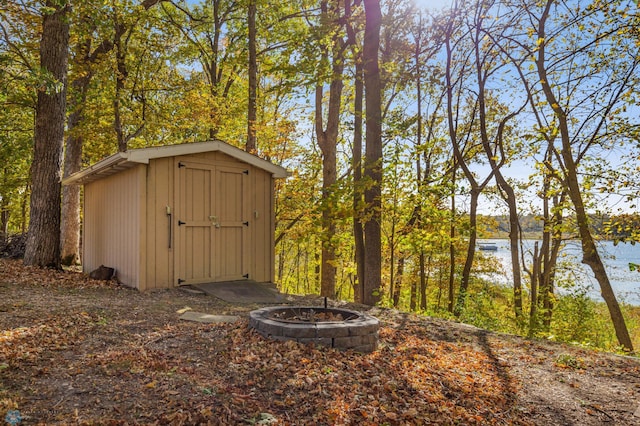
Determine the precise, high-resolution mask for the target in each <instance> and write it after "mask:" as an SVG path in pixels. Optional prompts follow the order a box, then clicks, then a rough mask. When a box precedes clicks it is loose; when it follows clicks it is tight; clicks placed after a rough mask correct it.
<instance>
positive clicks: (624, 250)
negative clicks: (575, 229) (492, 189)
mask: <svg viewBox="0 0 640 426" xmlns="http://www.w3.org/2000/svg"><path fill="white" fill-rule="evenodd" d="M482 243H494V244H495V245H496V247H497V250H496V251H484V250H482V251H480V250H478V252H479V253H482V254H483V255H486V256H495V257H496V258H497V259H498V260H499V261H500V264H501V265H502V267H503V269H504V271H503V273H501V274H497V275H494V278H495V279H497V280H498V281H500V282H502V283H504V284H510V283H511V282H512V280H511V278H512V275H513V274H512V271H511V255H510V252H509V241H508V240H502V239H500V240H498V239H496V240H481V241H479V244H482ZM523 245H524V247H525V250H528V251H530V252H533V245H534V241H533V240H525V241H524V243H523ZM598 250H599V253H600V257H601V258H602V260H603V261H604V264H605V268H606V269H607V273H608V275H609V280H610V281H611V285H612V287H613V289H614V291H615V293H616V297H617V298H618V301H619V302H622V301H625V302H627V303H629V304H632V305H638V306H640V272H638V271H630V270H629V263H630V262H631V263H636V264H640V244H636V245H631V244H625V243H620V244H618V245H613V243H612V242H611V241H601V242H599V243H598ZM561 256H562V260H563V261H565V262H568V264H569V267H568V268H567V270H566V274H568V275H570V276H571V277H572V279H573V281H574V282H576V283H579V284H580V285H581V286H583V287H585V288H587V291H588V294H589V296H591V297H592V298H593V299H594V300H598V301H603V299H602V296H600V287H599V286H598V282H597V281H596V279H595V278H594V277H593V273H592V272H591V269H590V268H589V267H588V266H586V265H583V264H582V263H581V262H580V260H581V259H582V248H581V246H580V242H579V241H567V242H566V246H565V247H564V249H563V250H562V252H561ZM526 258H527V259H529V261H530V259H531V255H530V254H529V256H527V257H526ZM523 273H524V271H523Z"/></svg>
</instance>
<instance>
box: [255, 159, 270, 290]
mask: <svg viewBox="0 0 640 426" xmlns="http://www.w3.org/2000/svg"><path fill="white" fill-rule="evenodd" d="M253 173H254V176H253V179H252V185H251V186H252V188H251V191H252V194H251V198H252V200H253V208H252V220H253V224H254V225H255V226H254V227H253V232H252V237H253V244H252V247H251V249H252V250H253V253H252V257H253V259H254V260H255V261H254V262H253V265H252V271H251V275H252V277H254V279H255V280H256V281H262V282H270V281H272V280H273V269H274V266H273V265H272V264H271V263H272V262H271V260H272V259H273V257H271V252H272V246H273V231H272V228H271V223H272V222H271V218H272V205H271V181H272V179H271V175H270V174H269V173H267V172H265V171H263V170H259V169H254V170H253Z"/></svg>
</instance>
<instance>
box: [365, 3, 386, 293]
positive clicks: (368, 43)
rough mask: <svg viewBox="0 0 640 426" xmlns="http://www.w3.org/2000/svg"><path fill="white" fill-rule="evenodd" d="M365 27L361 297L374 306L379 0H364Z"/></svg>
mask: <svg viewBox="0 0 640 426" xmlns="http://www.w3.org/2000/svg"><path fill="white" fill-rule="evenodd" d="M364 9H365V21H366V22H365V30H364V45H363V49H362V59H363V63H364V87H365V94H366V97H365V107H366V154H365V164H364V177H365V179H367V180H368V182H369V185H368V186H367V189H366V190H365V193H364V201H365V205H366V207H367V209H368V218H367V220H366V222H365V223H364V236H365V247H364V249H365V277H364V300H363V302H364V303H365V304H367V305H375V304H376V303H378V301H379V300H380V287H381V286H382V232H381V218H382V212H381V210H382V202H381V199H380V197H381V194H382V93H381V91H382V86H381V83H380V69H379V66H378V50H379V49H380V24H381V20H382V12H381V10H380V1H379V0H365V1H364Z"/></svg>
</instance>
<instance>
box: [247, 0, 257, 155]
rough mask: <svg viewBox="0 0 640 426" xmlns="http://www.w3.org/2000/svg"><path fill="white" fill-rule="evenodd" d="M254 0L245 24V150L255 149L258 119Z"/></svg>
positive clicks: (250, 3) (250, 4)
mask: <svg viewBox="0 0 640 426" xmlns="http://www.w3.org/2000/svg"><path fill="white" fill-rule="evenodd" d="M256 1H257V0H249V5H248V8H247V25H248V27H249V104H248V108H247V144H246V145H245V150H246V151H247V152H255V151H256V142H257V140H256V122H257V119H258V107H257V105H256V102H257V97H258V59H257V54H256V9H257V7H256Z"/></svg>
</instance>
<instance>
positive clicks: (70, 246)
mask: <svg viewBox="0 0 640 426" xmlns="http://www.w3.org/2000/svg"><path fill="white" fill-rule="evenodd" d="M92 76H93V74H92V72H91V71H86V72H85V73H84V74H83V75H82V76H81V77H80V78H78V79H76V80H74V81H73V82H72V83H71V87H72V88H73V89H74V90H73V96H72V100H71V102H70V104H71V105H70V110H71V113H70V114H69V119H68V123H67V127H68V136H67V142H66V148H65V151H64V171H63V175H62V176H63V177H64V178H66V177H69V176H71V175H72V174H73V173H75V172H77V171H79V170H80V169H81V168H82V146H83V144H84V137H83V135H82V132H79V131H77V127H78V125H79V124H80V123H81V122H82V120H83V119H84V103H85V101H86V99H87V91H88V90H89V83H90V82H91V78H92ZM60 251H61V258H62V264H63V265H73V264H75V263H79V262H80V185H65V186H63V187H62V217H61V226H60Z"/></svg>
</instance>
